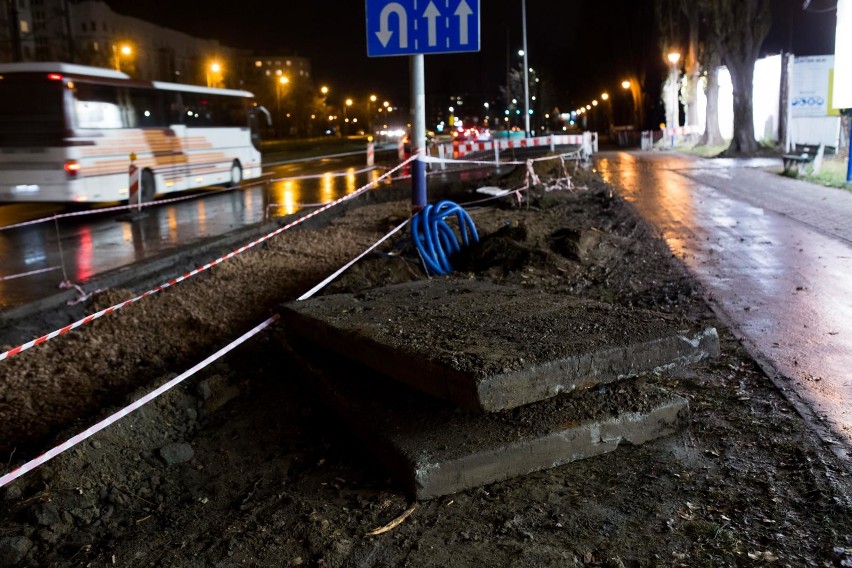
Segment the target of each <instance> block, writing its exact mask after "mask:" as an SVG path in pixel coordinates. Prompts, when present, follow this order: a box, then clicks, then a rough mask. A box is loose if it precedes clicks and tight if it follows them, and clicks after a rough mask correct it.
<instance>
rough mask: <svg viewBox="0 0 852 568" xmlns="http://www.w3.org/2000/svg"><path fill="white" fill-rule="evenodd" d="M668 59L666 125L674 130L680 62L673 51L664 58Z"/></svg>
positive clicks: (678, 54) (676, 123) (678, 56)
mask: <svg viewBox="0 0 852 568" xmlns="http://www.w3.org/2000/svg"><path fill="white" fill-rule="evenodd" d="M666 59H668V61H669V63H670V64H671V66H670V72H669V92H670V96H669V105H667V106H668V108H667V109H666V110H667V112H666V124H667V125H668V126H669V128H674V127H676V126H678V122H680V121H679V120H678V119H679V117H678V114H679V113H678V108H677V81H678V69H677V64H678V61H680V53H677V52H676V51H673V52H671V53H669V54H668V55H667V56H666ZM672 145H674V138H672Z"/></svg>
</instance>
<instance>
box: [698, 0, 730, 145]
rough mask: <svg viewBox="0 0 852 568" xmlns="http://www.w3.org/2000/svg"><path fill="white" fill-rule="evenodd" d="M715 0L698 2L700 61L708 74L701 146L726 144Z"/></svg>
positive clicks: (720, 29) (719, 26) (720, 47)
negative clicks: (721, 126) (721, 123)
mask: <svg viewBox="0 0 852 568" xmlns="http://www.w3.org/2000/svg"><path fill="white" fill-rule="evenodd" d="M715 4H716V2H715V0H702V1H700V2H698V7H699V12H700V13H701V16H702V24H703V26H702V29H703V34H702V35H703V41H702V42H701V44H700V54H699V59H700V60H701V62H702V67H703V68H704V72H705V74H706V84H705V86H704V94H705V97H706V99H707V103H706V109H705V110H706V112H705V116H706V120H705V125H704V133H703V134H702V135H701V138H700V139H699V140H698V145H699V146H719V145H721V144H722V143H723V142H724V139H723V138H722V132H721V131H720V130H719V66H720V65H721V62H722V56H721V53H722V46H721V41H722V28H721V22H720V20H719V19H718V18H714V17H713V8H714V5H715Z"/></svg>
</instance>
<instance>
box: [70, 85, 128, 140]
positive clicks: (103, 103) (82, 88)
mask: <svg viewBox="0 0 852 568" xmlns="http://www.w3.org/2000/svg"><path fill="white" fill-rule="evenodd" d="M76 85H77V86H76V88H75V89H74V114H75V115H76V118H77V120H76V126H77V128H102V129H112V128H122V127H123V126H124V121H123V120H122V116H121V107H120V106H119V89H118V87H114V86H112V85H95V84H91V83H84V82H82V81H81V82H77V83H76Z"/></svg>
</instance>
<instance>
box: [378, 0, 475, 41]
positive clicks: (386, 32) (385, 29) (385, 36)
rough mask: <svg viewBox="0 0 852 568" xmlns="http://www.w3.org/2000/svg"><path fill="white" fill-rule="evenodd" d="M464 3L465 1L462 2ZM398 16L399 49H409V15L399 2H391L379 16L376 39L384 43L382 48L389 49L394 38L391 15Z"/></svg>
mask: <svg viewBox="0 0 852 568" xmlns="http://www.w3.org/2000/svg"><path fill="white" fill-rule="evenodd" d="M462 1H464V0H462ZM391 14H396V15H397V17H398V18H399V47H400V49H407V48H408V13H407V12H406V11H405V7H403V5H402V4H400V3H399V2H391V3H390V4H387V5H386V6H385V7H384V8H382V13H381V16H379V24H380V25H379V31H377V32H376V37H378V38H379V41H380V42H382V47H387V46H388V42H389V41H390V39H391V37H392V36H393V32H392V31H390V15H391Z"/></svg>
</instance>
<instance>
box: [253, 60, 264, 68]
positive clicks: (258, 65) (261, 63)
mask: <svg viewBox="0 0 852 568" xmlns="http://www.w3.org/2000/svg"><path fill="white" fill-rule="evenodd" d="M254 66H255V67H263V61H255V62H254Z"/></svg>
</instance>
